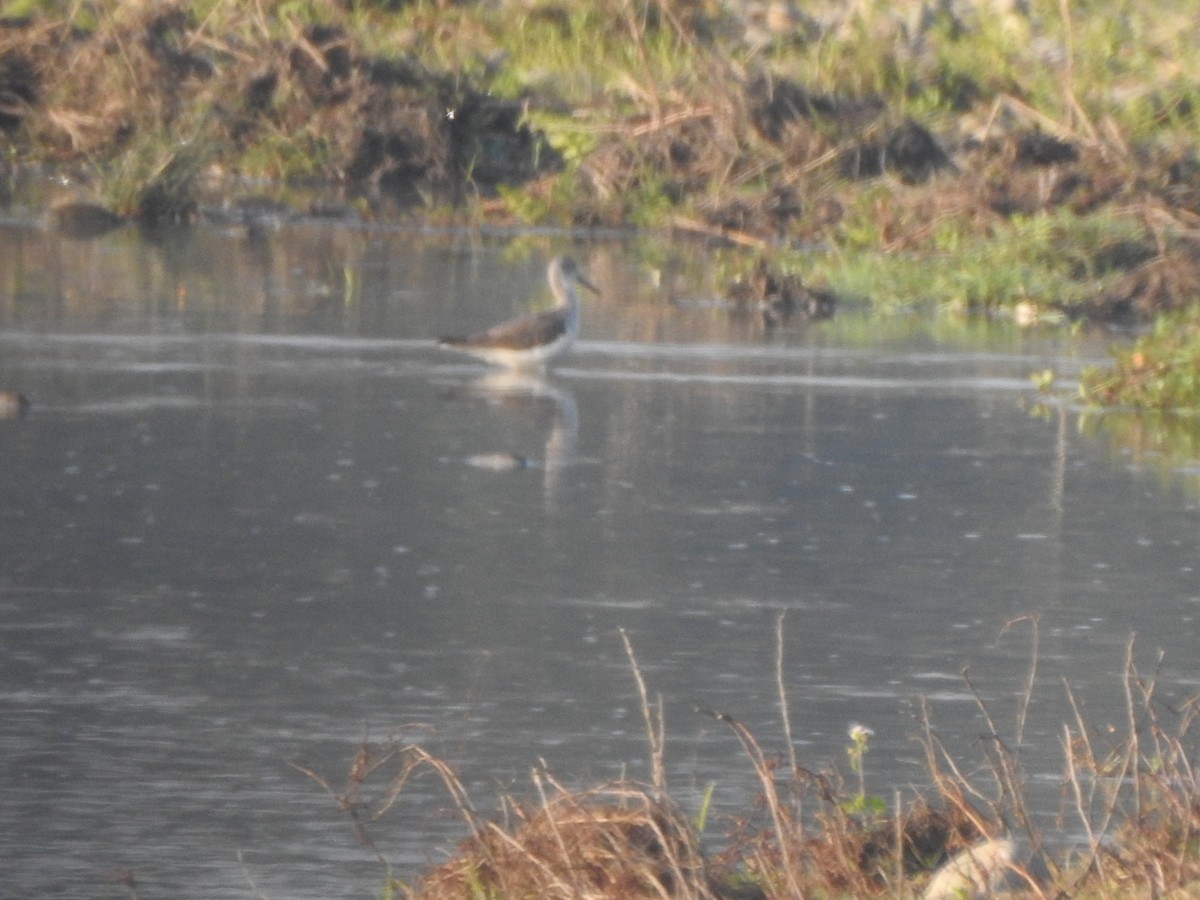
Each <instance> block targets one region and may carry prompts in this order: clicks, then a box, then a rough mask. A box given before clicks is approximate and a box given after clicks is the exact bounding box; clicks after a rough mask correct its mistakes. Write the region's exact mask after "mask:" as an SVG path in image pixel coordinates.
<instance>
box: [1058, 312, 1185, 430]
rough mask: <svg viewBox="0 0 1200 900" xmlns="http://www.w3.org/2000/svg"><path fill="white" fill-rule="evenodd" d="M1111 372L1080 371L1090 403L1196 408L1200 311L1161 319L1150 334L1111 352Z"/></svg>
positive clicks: (1142, 407) (1083, 388) (1158, 407)
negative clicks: (1112, 363) (1112, 358)
mask: <svg viewBox="0 0 1200 900" xmlns="http://www.w3.org/2000/svg"><path fill="white" fill-rule="evenodd" d="M1113 356H1114V358H1115V361H1116V364H1115V366H1114V367H1113V368H1112V369H1111V370H1097V369H1092V370H1089V371H1087V372H1085V373H1084V377H1083V380H1082V383H1081V385H1080V391H1081V393H1082V395H1083V398H1084V399H1085V400H1086V401H1088V402H1089V403H1093V404H1096V405H1101V406H1118V407H1132V408H1138V409H1152V410H1174V411H1184V410H1187V411H1192V412H1195V411H1196V410H1197V409H1198V408H1200V311H1198V310H1196V309H1189V310H1187V311H1184V312H1180V313H1175V314H1172V315H1164V316H1162V317H1160V318H1159V319H1158V320H1157V321H1156V322H1155V324H1154V329H1153V331H1152V332H1150V333H1149V334H1146V335H1143V336H1142V337H1140V338H1138V340H1137V341H1135V342H1134V343H1133V344H1132V345H1131V346H1125V347H1118V348H1116V349H1115V350H1114V351H1113Z"/></svg>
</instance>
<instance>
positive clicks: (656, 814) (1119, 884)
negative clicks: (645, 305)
mask: <svg viewBox="0 0 1200 900" xmlns="http://www.w3.org/2000/svg"><path fill="white" fill-rule="evenodd" d="M1017 626H1024V627H1027V628H1028V629H1029V630H1030V632H1031V634H1032V649H1031V658H1030V663H1029V672H1028V678H1027V681H1026V687H1025V691H1024V693H1023V695H1022V696H1021V697H1020V698H1019V699H1018V703H1017V704H1016V707H1015V715H1014V717H1013V721H1012V722H1011V723H1009V722H1006V721H1005V722H1001V721H999V720H997V719H996V718H995V716H994V714H993V712H992V710H991V709H989V707H988V704H987V703H986V702H984V701H983V700H982V699H981V698H980V696H979V694H978V693H977V691H976V689H975V686H974V685H973V684H972V683H971V681H970V679H969V677H967V676H966V675H965V674H964V680H965V682H966V687H967V689H968V690H969V691H970V693H971V694H972V695H974V696H975V698H976V706H977V710H978V712H979V714H980V716H981V719H982V722H983V724H984V727H985V732H987V733H988V735H990V740H987V741H985V742H983V743H982V745H981V746H982V750H981V752H980V758H978V759H973V760H962V759H959V758H956V757H955V756H954V755H952V754H951V753H950V751H949V750H948V749H947V747H946V746H945V745H944V744H943V743H942V742H941V740H940V738H939V736H938V731H937V727H936V725H935V723H934V721H933V718H932V714H931V712H930V710H929V708H928V705H925V704H923V705H922V716H921V718H922V728H923V731H922V734H921V735H919V737H918V742H919V745H920V747H921V748H922V751H923V756H924V760H925V767H926V775H927V778H928V784H927V786H926V787H923V788H913V787H909V788H907V789H904V790H901V789H896V790H894V791H893V792H892V795H891V796H890V797H881V796H876V795H873V794H869V793H867V791H866V780H865V777H864V772H865V770H866V768H868V767H869V765H870V763H869V751H870V739H871V732H870V729H866V728H863V727H862V726H852V727H851V729H850V732H849V735H848V739H847V745H846V753H847V767H848V771H839V770H837V769H832V768H831V769H822V770H815V769H812V768H809V767H808V764H807V761H805V760H803V759H801V758H799V757H798V755H797V753H796V749H795V748H796V744H795V741H794V739H793V735H792V731H791V725H790V721H789V716H788V696H787V687H786V683H785V681H786V676H785V672H786V666H785V661H784V659H783V650H782V648H783V617H782V616H781V617H780V618H779V619H778V620H777V626H776V627H777V631H776V636H777V658H776V689H777V691H778V702H779V706H780V712H781V727H782V734H781V735H778V736H775V737H774V738H773V739H771V740H769V741H760V738H759V737H757V736H755V735H754V734H752V733H751V732H750V730H749V729H748V728H747V727H746V726H745V725H744V724H742V723H741V722H739V721H738V720H736V719H735V718H733V717H732V716H730V715H728V714H725V713H721V712H717V711H703V710H699V711H698V712H707V713H708V715H710V716H712V717H713V718H714V719H715V720H716V721H718V722H720V723H721V724H722V725H723V726H725V727H727V728H728V729H729V731H730V733H731V735H732V736H733V737H734V739H735V745H736V746H738V747H740V749H741V755H742V759H743V760H744V762H745V763H748V764H749V769H750V771H751V772H752V773H753V776H754V781H755V782H756V784H757V785H758V788H759V793H758V796H757V798H755V799H754V801H753V802H752V803H747V806H746V810H745V812H744V814H743V816H742V817H740V818H738V819H736V820H733V821H722V822H716V821H710V820H715V819H716V817H715V816H712V815H710V811H709V809H708V801H707V799H702V800H701V801H700V806H699V808H697V809H686V808H685V807H684V805H682V804H680V803H679V802H677V801H676V800H675V799H673V798H672V795H671V790H670V786H669V785H668V782H667V777H666V774H665V766H664V762H663V756H664V748H665V744H666V733H665V729H664V726H663V721H662V718H661V711H660V710H659V708H658V704H657V703H656V702H655V701H653V700H652V699H651V694H650V689H649V688H648V686H647V684H646V682H645V680H644V679H643V676H642V674H641V672H640V670H639V667H638V663H637V660H636V658H635V656H634V651H633V647H632V645H631V644H630V642H629V640H628V637H627V636H625V635H624V634H623V633H622V639H623V640H624V642H625V649H626V652H627V654H628V657H629V660H630V665H631V669H632V672H633V675H634V681H635V685H636V689H637V695H638V697H639V699H640V702H641V709H642V716H643V720H644V723H645V726H646V734H647V744H648V751H649V759H650V765H649V771H650V773H651V774H650V781H649V782H648V783H638V782H630V781H623V782H616V783H608V784H601V785H595V786H591V787H585V788H582V789H570V788H567V787H565V786H564V785H563V784H562V783H561V782H559V781H558V780H557V779H556V777H555V776H554V775H553V774H552V773H551V772H549V771H547V770H546V769H545V767H544V765H541V766H538V767H535V768H534V770H533V772H532V775H531V788H530V790H529V792H528V795H527V796H525V797H519V796H515V795H513V794H505V795H503V796H501V797H500V798H498V799H499V804H498V805H499V809H500V814H499V816H498V817H494V818H489V817H488V816H485V815H483V814H481V813H480V812H479V810H478V807H477V806H476V805H475V801H474V799H473V798H472V797H471V796H469V794H468V792H467V790H466V788H465V787H464V786H463V784H462V783H461V782H460V781H459V779H458V776H457V774H456V772H455V770H454V769H453V767H452V766H451V765H450V764H448V763H447V762H446V761H444V760H442V759H440V758H438V757H436V756H434V755H432V754H431V753H430V752H429V751H428V750H426V749H425V747H423V746H422V744H421V743H420V742H419V741H410V740H408V739H405V738H403V737H395V738H390V739H387V740H383V741H378V742H371V741H366V740H364V742H363V743H362V744H361V745H360V747H359V748H358V752H357V754H356V756H355V758H354V760H353V762H352V763H351V765H350V768H349V770H348V771H347V773H346V775H345V778H344V787H342V788H340V789H339V788H335V787H333V786H332V785H331V783H330V781H329V780H328V779H326V778H325V777H324V776H323V775H321V774H319V773H315V772H313V771H311V770H308V769H300V771H302V772H304V774H306V775H308V776H309V777H311V778H313V779H314V780H316V781H317V782H318V783H319V784H320V785H321V786H322V787H323V788H324V789H325V790H326V791H327V792H328V794H329V795H330V797H331V798H332V799H333V800H334V801H335V802H336V803H337V805H338V806H339V807H340V808H341V809H342V811H343V812H344V813H345V814H346V816H347V818H348V821H349V823H350V825H351V827H352V828H353V830H354V833H355V835H356V837H357V838H358V839H359V840H360V841H361V842H362V843H363V844H364V845H365V846H367V847H369V848H372V849H374V851H375V853H376V854H377V855H378V856H379V861H380V864H381V866H382V867H383V869H384V873H385V874H384V881H385V888H384V896H385V897H408V898H414V900H453V898H462V900H477V898H517V897H538V898H556V897H561V898H564V900H566V898H580V897H589V898H595V900H638V898H667V897H671V898H685V900H785V898H787V900H794V898H801V897H819V898H834V897H921V898H923V900H953V898H975V897H984V896H992V895H993V894H994V892H996V891H1001V890H1002V891H1003V893H1004V895H1005V896H1013V897H1028V898H1048V897H1058V898H1065V897H1082V898H1092V897H1122V898H1129V897H1172V898H1188V897H1196V896H1200V781H1197V778H1196V773H1195V771H1194V769H1193V767H1192V766H1193V761H1194V759H1195V749H1196V748H1195V739H1194V735H1193V733H1192V726H1193V724H1194V722H1195V720H1196V716H1197V713H1198V712H1200V697H1194V696H1193V697H1191V698H1189V699H1188V700H1186V701H1185V702H1183V703H1181V704H1170V703H1167V702H1165V701H1164V700H1162V699H1161V698H1160V697H1159V696H1158V687H1159V686H1158V677H1157V670H1155V671H1144V670H1142V669H1141V668H1140V666H1139V664H1138V663H1137V661H1136V658H1135V652H1134V641H1133V639H1132V638H1131V639H1130V640H1129V642H1128V644H1127V646H1126V651H1125V658H1124V661H1123V669H1122V689H1123V691H1124V700H1125V717H1124V721H1123V723H1120V724H1118V725H1117V726H1116V727H1114V726H1112V725H1110V726H1108V727H1107V728H1096V727H1094V726H1092V725H1090V724H1089V723H1088V722H1086V721H1085V719H1084V717H1083V715H1082V713H1081V711H1080V708H1079V706H1078V705H1077V701H1076V699H1075V697H1074V696H1073V695H1072V694H1071V692H1070V690H1069V689H1068V691H1067V698H1068V700H1069V705H1070V709H1071V710H1072V713H1073V719H1071V720H1070V721H1066V722H1064V723H1062V726H1061V728H1062V731H1061V747H1062V751H1063V770H1062V771H1063V775H1062V779H1061V785H1060V791H1061V796H1062V809H1061V810H1060V813H1059V819H1058V826H1057V827H1058V828H1059V829H1060V830H1061V829H1069V830H1071V831H1074V832H1077V833H1079V834H1081V835H1084V836H1086V839H1085V840H1083V841H1081V845H1080V846H1079V847H1077V848H1076V849H1074V850H1072V851H1070V852H1069V853H1064V852H1063V851H1062V850H1060V849H1059V848H1058V846H1056V843H1055V841H1054V840H1053V835H1051V834H1048V833H1047V832H1046V831H1045V828H1044V826H1040V825H1038V824H1037V823H1038V822H1039V821H1044V817H1039V816H1037V815H1036V814H1035V813H1034V811H1033V810H1031V809H1030V808H1029V806H1028V801H1027V788H1028V780H1029V779H1028V776H1027V774H1026V772H1025V771H1024V769H1023V767H1022V748H1023V746H1024V743H1025V727H1026V726H1025V718H1026V714H1027V712H1028V710H1029V707H1030V703H1031V701H1032V700H1033V699H1034V697H1033V695H1034V693H1035V690H1034V684H1035V681H1036V673H1037V668H1038V658H1037V657H1038V624H1037V620H1036V618H1035V617H1023V618H1022V619H1020V620H1018V621H1016V622H1012V623H1009V626H1006V630H1008V628H1009V627H1017ZM1161 662H1162V660H1161V658H1160V659H1159V660H1158V664H1161ZM780 747H782V748H783V749H779V748H780ZM422 778H432V779H433V781H434V782H435V783H437V784H440V786H441V787H442V788H443V789H444V790H445V792H446V795H447V797H448V800H449V802H450V804H451V805H452V806H453V808H454V809H455V810H456V811H457V813H458V814H459V816H460V817H461V819H462V820H463V823H464V826H465V831H466V834H467V835H468V836H467V837H466V838H465V839H464V841H463V842H462V843H461V844H460V846H459V847H458V849H457V851H456V852H455V853H453V854H452V855H451V857H450V858H449V859H448V860H447V861H446V862H445V863H443V864H441V865H437V866H434V867H431V868H429V869H427V870H425V871H423V872H421V873H418V874H417V875H416V877H415V878H414V879H413V880H412V881H411V882H408V881H406V880H404V879H403V878H401V877H399V876H397V875H396V874H395V873H394V872H392V870H391V868H390V866H389V864H388V861H387V859H386V857H385V856H384V854H383V853H382V852H380V851H379V850H378V849H377V848H375V845H374V843H373V841H372V837H371V834H372V831H373V829H374V828H375V825H376V823H378V822H379V821H380V820H385V819H386V817H387V815H388V812H389V811H390V810H391V809H392V808H393V807H394V806H395V805H397V804H402V803H404V802H405V792H406V790H407V789H408V787H409V786H410V785H411V784H413V783H414V782H416V781H418V780H420V779H422ZM422 793H423V792H422ZM719 828H723V829H724V835H723V836H722V837H721V838H716V837H714V836H713V835H712V833H711V832H712V831H713V830H714V829H719ZM714 845H715V847H716V849H712V848H713V847H714ZM706 847H707V848H708V849H706Z"/></svg>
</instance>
